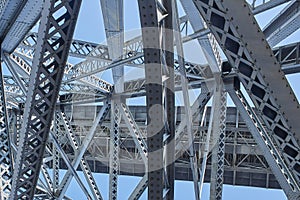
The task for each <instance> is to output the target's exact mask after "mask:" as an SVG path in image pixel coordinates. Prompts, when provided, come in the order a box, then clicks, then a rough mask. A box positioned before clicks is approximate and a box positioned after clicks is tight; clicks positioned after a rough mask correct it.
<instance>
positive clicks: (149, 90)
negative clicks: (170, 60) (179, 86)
mask: <svg viewBox="0 0 300 200" xmlns="http://www.w3.org/2000/svg"><path fill="white" fill-rule="evenodd" d="M138 5H139V12H140V21H141V27H142V36H143V47H144V54H145V56H144V59H145V78H146V102H147V146H148V152H149V154H148V172H147V173H148V199H150V200H152V199H153V200H154V199H162V197H163V188H164V182H163V134H164V122H163V113H164V110H163V97H162V93H163V88H162V66H161V56H162V55H161V51H160V47H161V46H160V33H159V27H158V26H159V24H158V20H159V19H158V14H157V4H156V1H155V0H147V1H145V0H139V1H138Z"/></svg>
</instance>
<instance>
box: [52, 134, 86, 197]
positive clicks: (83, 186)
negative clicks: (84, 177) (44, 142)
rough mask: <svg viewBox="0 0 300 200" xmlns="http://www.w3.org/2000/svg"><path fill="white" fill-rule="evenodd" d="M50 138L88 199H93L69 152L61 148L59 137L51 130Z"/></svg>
mask: <svg viewBox="0 0 300 200" xmlns="http://www.w3.org/2000/svg"><path fill="white" fill-rule="evenodd" d="M49 135H50V139H52V141H53V144H54V145H55V146H56V148H57V149H58V151H59V153H60V155H61V157H62V159H63V160H64V162H65V163H66V166H67V167H68V170H69V171H70V172H71V173H72V174H73V176H74V177H75V180H76V181H77V183H78V185H79V186H80V188H81V189H82V191H83V192H84V194H85V195H86V197H87V199H91V196H90V194H89V192H88V190H87V189H86V187H85V185H84V184H83V182H82V181H81V179H80V177H79V176H78V174H77V172H76V170H75V168H74V167H73V166H72V164H71V162H70V160H69V158H68V156H67V154H66V153H65V152H64V151H63V149H62V148H61V146H60V145H59V142H58V138H56V137H55V135H54V134H53V133H52V132H51V131H50V134H49Z"/></svg>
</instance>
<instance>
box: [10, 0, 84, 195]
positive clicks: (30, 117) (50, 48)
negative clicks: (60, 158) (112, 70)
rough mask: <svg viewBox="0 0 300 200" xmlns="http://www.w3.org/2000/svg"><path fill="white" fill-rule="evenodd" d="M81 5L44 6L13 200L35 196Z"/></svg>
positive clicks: (76, 0)
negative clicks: (53, 37)
mask: <svg viewBox="0 0 300 200" xmlns="http://www.w3.org/2000/svg"><path fill="white" fill-rule="evenodd" d="M80 5H81V0H66V1H55V0H46V1H45V2H44V9H43V11H42V16H41V20H40V26H39V36H38V41H37V47H36V53H35V56H34V59H33V65H32V70H31V75H30V83H29V88H28V93H27V99H26V104H25V110H24V117H23V118H24V120H23V125H22V128H21V132H20V143H19V146H18V152H17V155H16V164H15V169H14V172H13V182H12V192H11V196H10V198H11V199H32V198H33V196H34V191H35V187H36V184H37V180H38V177H39V172H40V168H41V164H42V158H43V154H44V150H45V144H46V141H47V138H48V134H49V130H50V126H51V122H52V118H53V113H54V107H55V103H56V100H57V97H58V92H59V88H60V84H61V80H62V77H63V74H64V68H65V64H66V61H67V56H68V52H69V48H70V45H71V38H72V37H73V33H74V29H75V25H76V21H77V16H78V13H79V8H80ZM53 35H55V36H57V38H56V40H50V38H51V37H52V36H53ZM48 61H49V62H48ZM45 63H47V64H45Z"/></svg>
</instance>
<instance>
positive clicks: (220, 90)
mask: <svg viewBox="0 0 300 200" xmlns="http://www.w3.org/2000/svg"><path fill="white" fill-rule="evenodd" d="M216 78H217V80H216V82H217V86H216V87H217V89H216V91H215V93H214V95H215V96H214V101H215V102H214V104H213V105H214V108H212V109H214V110H215V111H214V121H213V130H212V131H213V133H212V135H213V139H212V140H213V141H214V142H216V144H212V145H213V149H212V155H211V162H212V164H211V179H210V180H211V181H210V199H211V200H221V199H222V189H223V174H224V155H225V131H226V130H225V129H226V109H227V107H226V104H227V98H226V97H227V93H226V92H225V88H224V84H223V81H222V80H221V75H219V76H217V77H216ZM208 134H209V133H208Z"/></svg>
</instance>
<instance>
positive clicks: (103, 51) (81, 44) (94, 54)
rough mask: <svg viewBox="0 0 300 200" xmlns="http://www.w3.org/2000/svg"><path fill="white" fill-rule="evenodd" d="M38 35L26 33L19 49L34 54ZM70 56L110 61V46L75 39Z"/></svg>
mask: <svg viewBox="0 0 300 200" xmlns="http://www.w3.org/2000/svg"><path fill="white" fill-rule="evenodd" d="M37 37H38V35H37V33H34V32H32V33H29V34H28V35H26V36H25V38H24V39H23V41H22V42H21V43H20V44H19V46H18V48H17V51H20V52H22V53H24V54H25V55H29V56H31V55H32V54H34V52H35V47H36V42H37ZM52 38H53V40H55V39H56V37H54V36H53V37H52ZM69 56H72V57H77V58H87V57H88V58H98V59H103V60H108V61H110V58H109V55H108V48H107V46H106V45H100V44H96V43H93V42H87V41H82V40H74V39H73V40H72V43H71V46H70V50H69Z"/></svg>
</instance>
